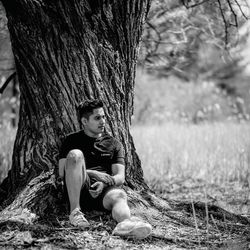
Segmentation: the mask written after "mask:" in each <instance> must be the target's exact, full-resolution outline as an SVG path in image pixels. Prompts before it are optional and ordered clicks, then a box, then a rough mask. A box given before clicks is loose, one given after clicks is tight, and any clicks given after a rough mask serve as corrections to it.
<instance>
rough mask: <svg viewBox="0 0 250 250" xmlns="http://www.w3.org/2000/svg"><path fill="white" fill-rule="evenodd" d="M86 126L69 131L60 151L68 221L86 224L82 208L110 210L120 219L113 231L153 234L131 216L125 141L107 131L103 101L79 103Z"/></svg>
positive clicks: (77, 225) (81, 117) (141, 237)
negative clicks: (66, 195) (128, 200)
mask: <svg viewBox="0 0 250 250" xmlns="http://www.w3.org/2000/svg"><path fill="white" fill-rule="evenodd" d="M79 117H80V120H81V123H82V125H83V130H80V131H79V132H75V133H72V134H70V135H68V136H67V137H66V138H65V140H64V142H63V143H62V146H61V149H60V153H59V175H60V176H61V177H63V178H64V180H65V183H66V188H67V194H68V198H69V203H70V204H69V205H70V215H69V221H70V223H71V224H72V225H73V226H76V227H81V228H86V227H88V226H89V222H88V221H87V219H86V218H85V216H84V214H83V212H82V210H90V211H91V210H108V211H111V214H112V217H113V219H114V220H115V221H116V222H117V223H118V224H117V225H116V227H115V229H114V231H113V234H114V235H120V236H128V237H134V238H139V239H143V238H145V237H147V236H148V235H150V233H151V230H152V227H151V225H150V224H149V223H146V222H143V221H141V220H140V219H139V218H137V217H133V216H131V213H130V208H129V206H128V203H127V194H126V192H125V191H124V190H123V189H122V188H121V185H122V184H123V183H124V181H125V163H124V150H123V147H122V144H121V143H120V142H119V141H118V140H117V139H115V138H113V137H112V136H110V135H109V134H108V133H106V132H105V122H106V121H105V114H104V109H103V103H102V101H100V100H98V99H94V100H87V101H84V102H82V103H80V105H79Z"/></svg>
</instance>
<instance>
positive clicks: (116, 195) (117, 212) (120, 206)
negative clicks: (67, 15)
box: [103, 189, 131, 223]
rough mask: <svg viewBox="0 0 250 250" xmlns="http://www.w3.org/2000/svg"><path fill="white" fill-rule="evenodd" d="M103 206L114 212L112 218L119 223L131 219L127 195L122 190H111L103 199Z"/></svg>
mask: <svg viewBox="0 0 250 250" xmlns="http://www.w3.org/2000/svg"><path fill="white" fill-rule="evenodd" d="M103 206H104V208H106V209H107V210H111V211H112V217H113V219H114V220H115V221H117V222H118V223H119V222H121V221H123V220H125V219H129V218H130V216H131V214H130V209H129V206H128V203H127V194H126V193H125V191H123V190H122V189H111V190H110V191H108V192H107V193H106V195H105V196H104V198H103Z"/></svg>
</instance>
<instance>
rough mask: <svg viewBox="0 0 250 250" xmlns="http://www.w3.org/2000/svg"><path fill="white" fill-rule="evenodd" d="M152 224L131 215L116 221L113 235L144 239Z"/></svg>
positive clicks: (148, 233)
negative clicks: (118, 221)
mask: <svg viewBox="0 0 250 250" xmlns="http://www.w3.org/2000/svg"><path fill="white" fill-rule="evenodd" d="M151 231H152V226H151V225H150V224H149V223H146V222H143V221H141V220H140V219H138V218H136V217H131V218H130V219H126V220H124V221H122V222H120V223H118V224H117V225H116V227H115V229H114V230H113V235H118V236H124V237H129V238H135V239H144V238H146V237H148V236H149V235H150V233H151Z"/></svg>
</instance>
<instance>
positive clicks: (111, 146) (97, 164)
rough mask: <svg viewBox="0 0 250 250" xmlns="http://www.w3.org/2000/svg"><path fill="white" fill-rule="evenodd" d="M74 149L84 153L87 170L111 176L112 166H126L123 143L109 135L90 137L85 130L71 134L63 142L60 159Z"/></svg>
mask: <svg viewBox="0 0 250 250" xmlns="http://www.w3.org/2000/svg"><path fill="white" fill-rule="evenodd" d="M73 149H79V150H81V151H82V152H83V155H84V158H85V162H86V168H87V169H92V170H97V171H100V172H104V173H108V174H111V165H112V164H114V163H119V164H122V165H125V163H124V150H123V147H122V145H121V143H120V142H119V141H118V140H116V139H115V138H113V137H112V136H110V135H109V134H103V135H102V136H101V137H99V138H93V137H89V136H87V135H86V134H85V133H84V131H83V130H81V131H79V132H76V133H72V134H69V135H68V136H67V137H66V138H65V140H64V141H63V144H62V147H61V150H60V153H59V158H60V159H62V158H66V157H67V155H68V153H69V151H70V150H73Z"/></svg>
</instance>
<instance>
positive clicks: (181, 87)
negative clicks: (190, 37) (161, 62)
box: [133, 70, 250, 124]
mask: <svg viewBox="0 0 250 250" xmlns="http://www.w3.org/2000/svg"><path fill="white" fill-rule="evenodd" d="M227 84H228V85H226V87H227V89H222V88H221V87H218V86H217V85H216V84H215V83H214V82H213V81H211V80H208V81H203V82H192V81H190V82H183V81H182V80H181V79H179V78H176V77H169V78H167V79H166V78H160V79H159V78H158V77H155V76H152V75H149V74H147V73H146V72H145V71H144V70H137V77H136V84H135V111H134V116H133V124H138V123H139V124H145V123H146V124H156V123H164V122H166V121H170V122H173V121H175V122H185V123H196V124H197V123H200V122H204V121H211V122H214V121H228V120H234V121H241V120H249V118H250V117H249V114H250V100H249V91H250V86H249V81H248V78H247V77H245V78H244V77H241V79H234V80H233V79H228V80H227ZM235 88H236V90H235ZM229 90H231V91H234V92H233V93H230V95H229V93H228V91H229Z"/></svg>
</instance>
